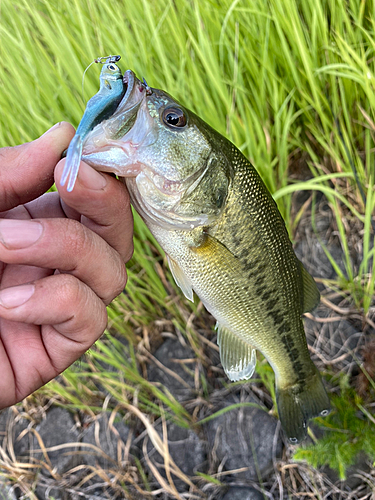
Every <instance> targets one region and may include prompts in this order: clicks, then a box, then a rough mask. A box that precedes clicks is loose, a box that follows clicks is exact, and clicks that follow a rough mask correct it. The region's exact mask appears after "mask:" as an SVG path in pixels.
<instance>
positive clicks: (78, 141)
mask: <svg viewBox="0 0 375 500" xmlns="http://www.w3.org/2000/svg"><path fill="white" fill-rule="evenodd" d="M82 148H83V141H82V138H81V136H80V135H79V134H76V135H75V136H74V137H73V139H72V140H71V142H70V144H69V148H68V151H67V153H66V162H65V166H64V170H63V173H62V177H61V181H60V184H61V186H63V185H64V184H65V182H66V181H67V179H68V177H69V182H68V187H67V191H69V192H70V191H72V190H73V187H74V184H75V182H76V179H77V175H78V170H79V165H80V162H81V156H82Z"/></svg>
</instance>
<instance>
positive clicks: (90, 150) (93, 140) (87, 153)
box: [82, 69, 146, 166]
mask: <svg viewBox="0 0 375 500" xmlns="http://www.w3.org/2000/svg"><path fill="white" fill-rule="evenodd" d="M123 83H124V86H125V87H126V91H125V95H124V97H123V98H122V100H121V101H120V104H119V105H118V106H117V108H116V110H115V111H114V113H113V114H112V115H111V116H110V117H109V118H108V119H106V120H103V121H102V122H101V123H99V124H98V125H97V126H96V127H95V128H94V129H93V130H92V131H91V132H89V134H88V135H87V137H86V139H85V142H84V146H83V155H82V159H83V160H84V161H87V162H88V163H90V164H93V163H96V164H97V165H98V166H99V163H98V162H97V161H95V157H97V160H99V157H98V155H99V156H100V157H103V154H104V153H105V152H106V151H109V150H111V149H113V148H120V149H123V150H124V152H127V153H128V154H129V152H130V151H126V150H127V149H128V148H127V145H126V143H127V142H128V137H127V134H128V132H130V131H131V130H132V129H133V127H134V125H135V123H136V122H137V116H138V110H139V108H140V107H141V105H142V103H143V102H144V100H145V97H146V87H145V85H144V83H142V82H141V81H140V80H139V79H138V78H137V77H136V76H135V74H134V72H133V71H132V70H130V69H129V70H127V71H126V72H125V73H124V75H123ZM133 135H134V134H133ZM137 135H138V136H140V135H141V134H140V133H139V132H138V134H137ZM133 142H134V140H133ZM93 166H94V165H93Z"/></svg>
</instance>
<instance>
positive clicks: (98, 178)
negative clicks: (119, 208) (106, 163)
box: [78, 163, 107, 190]
mask: <svg viewBox="0 0 375 500" xmlns="http://www.w3.org/2000/svg"><path fill="white" fill-rule="evenodd" d="M78 179H79V180H80V182H82V184H83V185H84V186H85V187H86V188H88V189H96V190H99V189H103V188H105V186H106V185H107V179H106V178H105V177H104V175H102V174H99V172H97V171H96V170H94V169H93V168H91V167H90V166H89V165H86V164H85V163H81V165H80V168H79V174H78Z"/></svg>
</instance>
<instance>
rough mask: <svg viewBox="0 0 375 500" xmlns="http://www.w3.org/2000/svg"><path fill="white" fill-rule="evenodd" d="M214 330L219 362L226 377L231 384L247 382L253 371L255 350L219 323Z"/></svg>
mask: <svg viewBox="0 0 375 500" xmlns="http://www.w3.org/2000/svg"><path fill="white" fill-rule="evenodd" d="M216 328H217V330H218V333H217V343H218V346H219V347H220V360H221V364H222V365H223V368H224V371H225V373H226V375H227V377H228V378H229V380H232V382H237V381H238V380H244V379H245V380H248V379H249V378H250V377H251V376H252V374H253V373H254V370H255V365H256V362H257V359H256V349H255V348H254V347H253V346H251V345H250V344H247V343H245V342H244V341H243V340H241V339H240V338H239V337H238V336H237V335H235V334H234V333H232V332H230V331H229V330H228V329H227V328H225V327H224V326H222V325H220V324H219V323H216Z"/></svg>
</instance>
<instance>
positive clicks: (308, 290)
mask: <svg viewBox="0 0 375 500" xmlns="http://www.w3.org/2000/svg"><path fill="white" fill-rule="evenodd" d="M299 264H300V268H301V274H302V286H303V305H302V313H307V312H310V311H312V310H313V309H315V308H316V307H317V306H318V304H319V302H320V292H319V290H318V287H317V286H316V283H315V281H314V278H313V277H312V276H311V274H309V273H308V272H307V271H306V269H305V268H304V267H303V264H302V262H300V263H299Z"/></svg>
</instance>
